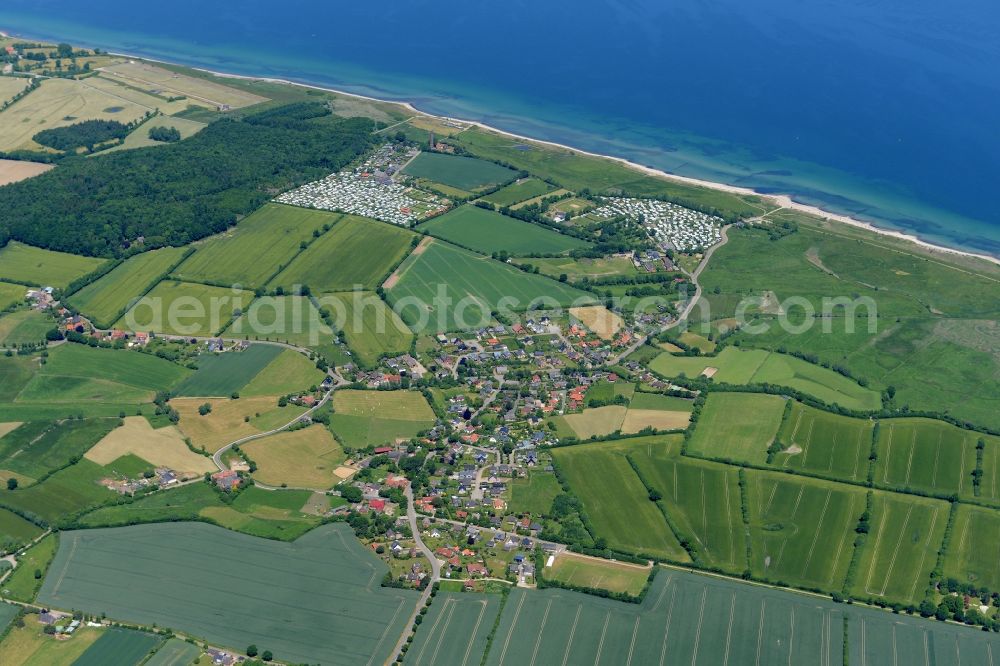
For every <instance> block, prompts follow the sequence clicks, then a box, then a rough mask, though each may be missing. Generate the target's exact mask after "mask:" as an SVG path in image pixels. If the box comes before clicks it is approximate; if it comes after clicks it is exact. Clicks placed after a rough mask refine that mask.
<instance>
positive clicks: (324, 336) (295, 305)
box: [223, 296, 333, 347]
mask: <svg viewBox="0 0 1000 666" xmlns="http://www.w3.org/2000/svg"><path fill="white" fill-rule="evenodd" d="M223 336H224V337H227V338H244V339H248V340H273V341H277V342H285V343H288V344H291V345H298V346H301V347H318V346H320V345H323V344H329V343H330V342H331V341H332V340H333V331H332V330H331V329H330V327H329V326H327V325H326V323H324V321H323V320H322V318H320V313H319V310H317V309H316V306H314V305H313V303H312V301H311V300H310V298H309V297H307V296H263V297H261V298H257V299H254V301H253V303H251V304H250V307H249V308H247V309H246V311H245V312H244V313H243V314H242V315H241V316H240V317H237V318H236V320H234V321H233V323H232V325H231V326H230V327H229V328H228V329H226V331H225V333H223Z"/></svg>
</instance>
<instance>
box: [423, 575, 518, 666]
mask: <svg viewBox="0 0 1000 666" xmlns="http://www.w3.org/2000/svg"><path fill="white" fill-rule="evenodd" d="M499 613H500V595H498V594H473V593H463V592H458V593H455V592H438V594H437V596H435V597H434V602H433V603H432V604H431V608H430V611H429V612H428V613H427V614H426V615H425V616H424V618H423V622H421V624H420V627H419V628H418V629H417V634H416V636H415V637H414V640H413V643H412V644H410V646H409V649H408V650H407V652H406V663H407V664H414V666H421V665H422V666H434V665H435V664H454V665H455V666H475V665H476V664H479V663H481V660H482V659H483V656H484V653H485V652H486V649H487V647H488V644H489V643H488V640H487V639H488V637H489V635H490V632H491V631H492V629H493V626H494V623H495V622H496V618H497V615H498V614H499Z"/></svg>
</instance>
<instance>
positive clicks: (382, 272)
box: [269, 215, 416, 293]
mask: <svg viewBox="0 0 1000 666" xmlns="http://www.w3.org/2000/svg"><path fill="white" fill-rule="evenodd" d="M415 237H416V236H415V235H414V233H413V232H412V231H408V230H406V229H403V228H402V227H398V226H395V225H392V224H386V223H384V222H377V221H375V220H370V219H368V218H364V217H357V216H354V215H348V216H345V217H344V218H343V219H342V220H341V221H340V222H338V223H337V224H335V225H334V226H333V228H332V229H331V230H330V231H328V232H327V233H325V234H323V235H322V236H320V237H319V238H317V239H316V240H315V241H314V242H313V243H312V244H311V245H310V246H309V247H308V248H307V249H306V250H305V251H303V252H302V253H301V254H299V255H298V256H297V257H296V258H295V260H294V261H292V262H291V263H290V264H289V265H288V266H287V267H286V268H285V270H283V271H282V272H281V273H279V274H278V275H277V276H276V277H275V278H274V279H273V280H271V282H270V283H269V286H271V287H278V286H280V287H284V288H285V289H286V290H288V289H292V288H294V287H295V286H296V285H308V286H309V288H310V289H311V290H312V291H314V292H316V293H325V292H331V291H350V290H352V289H355V288H358V287H360V288H363V289H374V288H376V287H378V286H379V285H380V284H381V283H382V281H383V280H384V279H385V278H386V276H387V275H388V273H389V271H390V270H392V267H393V266H395V265H396V264H397V263H399V261H400V260H401V259H402V258H403V257H405V256H406V253H407V252H409V250H410V248H411V246H412V241H413V239H414V238H415Z"/></svg>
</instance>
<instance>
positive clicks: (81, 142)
mask: <svg viewBox="0 0 1000 666" xmlns="http://www.w3.org/2000/svg"><path fill="white" fill-rule="evenodd" d="M130 131H132V126H131V125H126V124H125V123H120V122H118V121H117V120H84V121H83V122H80V123H75V124H73V125H68V126H66V127H56V128H53V129H47V130H42V131H41V132H39V133H38V134H36V135H35V136H34V137H32V138H33V139H34V140H35V141H36V142H38V143H40V144H42V145H43V146H48V147H49V148H55V149H56V150H75V149H77V148H83V147H86V148H89V149H91V150H93V148H94V146H96V145H97V144H99V143H104V142H105V141H111V140H112V139H124V138H125V137H126V136H128V133H129V132H130Z"/></svg>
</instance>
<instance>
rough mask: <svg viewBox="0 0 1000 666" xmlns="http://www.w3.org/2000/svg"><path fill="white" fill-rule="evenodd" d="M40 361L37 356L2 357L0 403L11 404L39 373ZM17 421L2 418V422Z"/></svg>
mask: <svg viewBox="0 0 1000 666" xmlns="http://www.w3.org/2000/svg"><path fill="white" fill-rule="evenodd" d="M38 361H39V359H38V357H36V356H10V357H8V356H3V355H0V403H4V402H10V401H12V400H14V399H15V398H16V397H17V394H18V393H20V392H21V390H22V389H23V388H24V387H25V386H26V385H27V383H28V382H29V381H31V378H32V377H33V376H34V375H35V373H36V372H38V368H39V367H40V365H39V362H38ZM14 420H16V419H7V418H0V421H14Z"/></svg>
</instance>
